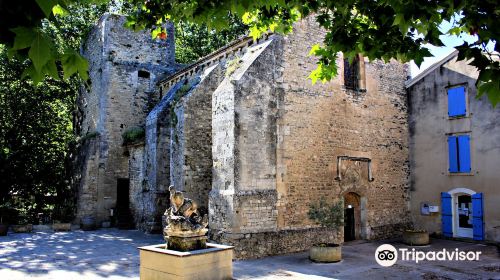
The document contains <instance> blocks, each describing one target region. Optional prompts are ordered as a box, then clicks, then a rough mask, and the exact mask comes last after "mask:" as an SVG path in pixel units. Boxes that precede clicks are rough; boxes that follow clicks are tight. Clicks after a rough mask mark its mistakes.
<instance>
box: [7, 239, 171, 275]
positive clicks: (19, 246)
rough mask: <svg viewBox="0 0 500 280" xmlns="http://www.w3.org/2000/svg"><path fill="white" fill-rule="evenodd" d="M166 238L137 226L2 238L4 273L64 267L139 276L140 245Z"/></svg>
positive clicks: (33, 272)
mask: <svg viewBox="0 0 500 280" xmlns="http://www.w3.org/2000/svg"><path fill="white" fill-rule="evenodd" d="M161 242H162V237H161V235H146V234H144V233H141V232H139V231H135V230H126V231H119V230H115V229H103V230H97V231H91V232H84V231H72V232H57V233H52V232H37V233H24V234H9V235H8V236H6V237H1V238H0V274H1V275H2V277H1V278H2V279H10V278H9V277H7V278H4V276H7V275H5V274H6V273H8V271H12V272H16V273H15V275H13V277H14V276H15V277H20V276H22V275H23V274H24V276H27V277H28V276H29V277H34V278H36V277H37V276H41V275H47V274H49V273H51V272H57V273H58V274H63V273H64V271H68V272H76V273H78V274H81V275H87V276H90V277H91V276H92V275H94V276H99V277H109V276H111V275H113V276H123V277H125V278H129V277H138V276H139V253H138V250H137V247H139V246H144V245H150V244H157V243H161Z"/></svg>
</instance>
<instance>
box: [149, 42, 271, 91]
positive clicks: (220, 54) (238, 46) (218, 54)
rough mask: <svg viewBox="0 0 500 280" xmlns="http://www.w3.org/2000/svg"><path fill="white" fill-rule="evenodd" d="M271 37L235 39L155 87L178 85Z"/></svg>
mask: <svg viewBox="0 0 500 280" xmlns="http://www.w3.org/2000/svg"><path fill="white" fill-rule="evenodd" d="M270 35H272V33H267V34H265V35H263V36H262V38H260V39H258V40H253V38H252V37H250V36H245V37H242V38H240V39H237V40H235V41H233V42H232V43H230V44H228V45H227V46H225V47H222V48H220V49H218V50H216V51H214V52H212V53H211V54H208V55H206V56H204V57H202V58H200V59H199V60H198V61H196V62H194V63H192V64H190V65H189V66H187V67H185V68H183V69H181V70H179V71H177V72H176V73H174V74H173V75H171V76H169V77H167V78H165V79H163V80H161V81H159V82H158V83H157V85H159V86H160V87H162V88H170V87H171V86H172V85H174V84H176V83H178V82H179V81H181V80H182V79H184V78H187V77H190V76H192V75H194V74H195V73H197V72H198V71H199V70H200V69H203V67H205V66H210V65H211V64H212V63H213V62H217V61H220V59H222V58H226V57H227V56H229V55H231V54H234V53H237V52H239V51H241V50H243V49H245V48H247V47H250V46H252V45H254V44H257V43H260V42H262V41H265V40H267V39H268V38H269V36H270Z"/></svg>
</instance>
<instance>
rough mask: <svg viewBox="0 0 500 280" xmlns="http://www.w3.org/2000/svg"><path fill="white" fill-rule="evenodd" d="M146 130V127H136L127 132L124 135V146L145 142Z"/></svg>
mask: <svg viewBox="0 0 500 280" xmlns="http://www.w3.org/2000/svg"><path fill="white" fill-rule="evenodd" d="M145 137H146V130H145V129H144V127H140V126H134V127H131V128H128V129H127V130H125V131H124V132H123V134H122V138H123V145H129V144H136V143H140V142H142V141H144V138H145Z"/></svg>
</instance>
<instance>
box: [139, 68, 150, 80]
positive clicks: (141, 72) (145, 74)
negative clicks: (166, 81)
mask: <svg viewBox="0 0 500 280" xmlns="http://www.w3.org/2000/svg"><path fill="white" fill-rule="evenodd" d="M137 76H138V77H139V78H144V79H149V72H148V71H145V70H139V72H137Z"/></svg>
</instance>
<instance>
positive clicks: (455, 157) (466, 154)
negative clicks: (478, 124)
mask: <svg viewBox="0 0 500 280" xmlns="http://www.w3.org/2000/svg"><path fill="white" fill-rule="evenodd" d="M448 158H449V166H450V167H449V169H448V171H449V172H450V173H469V172H470V171H471V162H470V136H469V135H459V136H449V137H448Z"/></svg>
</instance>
